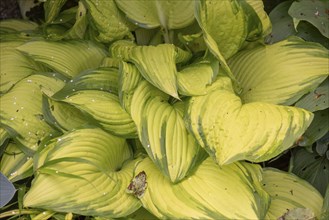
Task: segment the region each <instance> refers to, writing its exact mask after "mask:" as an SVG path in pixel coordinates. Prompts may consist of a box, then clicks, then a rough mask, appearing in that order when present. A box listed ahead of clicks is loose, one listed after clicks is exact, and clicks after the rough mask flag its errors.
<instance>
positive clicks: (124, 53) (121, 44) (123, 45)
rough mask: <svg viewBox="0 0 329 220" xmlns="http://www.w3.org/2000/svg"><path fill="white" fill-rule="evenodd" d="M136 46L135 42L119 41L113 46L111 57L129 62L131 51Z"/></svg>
mask: <svg viewBox="0 0 329 220" xmlns="http://www.w3.org/2000/svg"><path fill="white" fill-rule="evenodd" d="M135 46H136V44H135V43H134V42H133V41H129V40H118V41H116V42H114V43H113V44H111V46H110V48H109V51H110V56H111V57H113V58H118V59H120V60H123V61H129V56H130V53H131V50H132V49H133V48H134V47H135Z"/></svg>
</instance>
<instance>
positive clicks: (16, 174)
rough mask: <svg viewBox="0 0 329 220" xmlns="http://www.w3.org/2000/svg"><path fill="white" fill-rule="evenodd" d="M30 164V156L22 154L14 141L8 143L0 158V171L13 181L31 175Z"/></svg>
mask: <svg viewBox="0 0 329 220" xmlns="http://www.w3.org/2000/svg"><path fill="white" fill-rule="evenodd" d="M32 164H33V162H32V157H28V156H27V155H26V154H24V152H23V151H22V150H21V149H20V148H19V147H18V146H17V145H16V144H15V143H9V144H8V146H7V147H6V150H5V152H4V154H3V156H2V158H1V162H0V165H1V166H0V171H1V173H3V174H4V175H5V176H6V177H7V178H8V179H9V180H10V181H12V182H15V181H18V180H21V179H24V178H26V177H28V176H32V174H33V170H32Z"/></svg>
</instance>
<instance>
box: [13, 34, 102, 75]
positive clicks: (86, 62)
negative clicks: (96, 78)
mask: <svg viewBox="0 0 329 220" xmlns="http://www.w3.org/2000/svg"><path fill="white" fill-rule="evenodd" d="M17 49H18V50H19V51H22V52H24V53H26V54H27V55H29V56H30V57H31V58H32V59H34V60H35V61H37V62H41V63H42V64H45V65H46V66H48V67H50V68H51V69H53V70H54V71H56V72H59V73H61V74H63V75H65V76H67V77H70V78H71V77H73V76H76V75H78V74H79V73H80V72H82V71H83V70H86V69H92V68H96V67H98V66H99V65H100V64H101V62H102V60H103V58H104V57H105V55H106V54H105V51H104V50H103V48H101V47H99V46H97V45H96V44H94V43H92V42H89V41H78V40H71V41H61V42H52V41H31V42H28V43H25V44H23V45H21V46H19V47H17Z"/></svg>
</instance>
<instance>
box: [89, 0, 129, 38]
mask: <svg viewBox="0 0 329 220" xmlns="http://www.w3.org/2000/svg"><path fill="white" fill-rule="evenodd" d="M84 3H85V5H86V7H87V9H88V11H89V16H90V19H91V20H92V22H93V24H94V26H95V27H96V30H97V31H98V36H97V40H99V41H101V42H111V41H113V40H120V39H122V38H124V37H129V38H132V39H133V36H132V34H131V33H130V30H129V26H128V22H127V21H126V20H125V18H124V16H123V15H122V14H121V12H120V11H119V10H118V8H117V7H116V5H115V2H114V0H107V1H99V0H84Z"/></svg>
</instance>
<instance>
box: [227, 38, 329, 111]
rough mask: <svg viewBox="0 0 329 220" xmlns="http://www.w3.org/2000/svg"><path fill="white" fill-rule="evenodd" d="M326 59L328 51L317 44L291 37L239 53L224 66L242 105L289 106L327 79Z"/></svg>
mask: <svg viewBox="0 0 329 220" xmlns="http://www.w3.org/2000/svg"><path fill="white" fill-rule="evenodd" d="M328 60H329V59H328V50H327V49H326V48H324V47H322V46H321V45H320V44H316V43H311V42H305V41H303V40H302V39H300V38H297V37H291V38H289V39H287V40H284V41H280V42H278V43H276V44H272V45H266V46H259V47H257V48H254V49H250V50H244V51H241V52H239V53H237V54H236V55H235V56H234V57H232V58H231V59H230V60H229V62H228V63H229V66H230V67H231V70H232V72H233V73H234V75H235V76H236V79H237V80H238V82H240V85H241V87H242V93H241V97H242V100H243V101H244V102H246V103H248V102H255V101H259V102H268V103H273V104H283V105H291V104H293V103H294V102H296V101H297V100H298V99H299V98H300V97H301V96H302V95H304V94H305V93H307V92H310V91H312V90H314V89H315V88H316V87H317V86H318V85H319V84H320V83H321V82H322V81H323V80H324V79H325V78H326V77H327V76H328V74H329V67H328ZM269 67H270V68H269Z"/></svg>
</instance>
